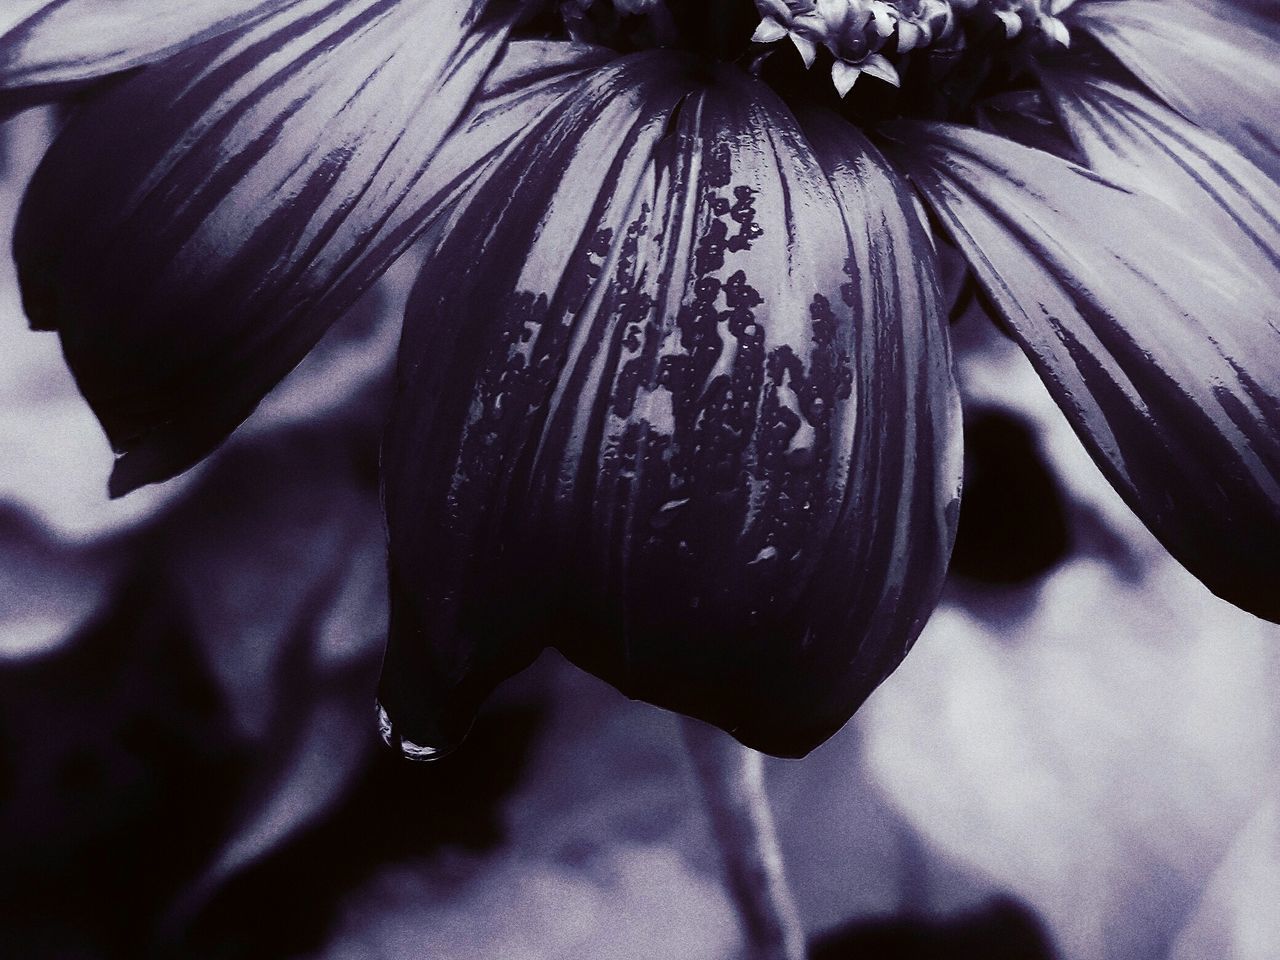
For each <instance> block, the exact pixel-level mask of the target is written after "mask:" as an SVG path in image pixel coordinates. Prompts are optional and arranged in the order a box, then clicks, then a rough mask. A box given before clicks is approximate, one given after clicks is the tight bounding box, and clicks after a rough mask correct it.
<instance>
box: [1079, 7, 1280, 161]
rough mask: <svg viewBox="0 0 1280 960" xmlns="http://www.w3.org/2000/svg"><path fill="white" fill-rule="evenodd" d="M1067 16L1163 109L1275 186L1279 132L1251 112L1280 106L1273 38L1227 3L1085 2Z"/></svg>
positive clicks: (1278, 46)
mask: <svg viewBox="0 0 1280 960" xmlns="http://www.w3.org/2000/svg"><path fill="white" fill-rule="evenodd" d="M1069 16H1070V18H1071V20H1072V22H1073V24H1076V25H1078V26H1079V27H1081V28H1083V29H1084V30H1086V31H1088V32H1089V33H1090V34H1092V35H1093V36H1095V37H1097V38H1098V39H1099V40H1100V41H1102V43H1103V44H1104V45H1105V46H1106V47H1107V48H1108V49H1109V50H1110V51H1111V52H1112V53H1114V54H1115V55H1116V56H1117V57H1119V58H1120V61H1121V62H1122V63H1123V64H1124V65H1125V66H1126V67H1128V68H1129V69H1130V70H1132V71H1133V73H1134V74H1135V75H1136V76H1137V77H1138V79H1139V80H1141V81H1142V82H1143V83H1145V84H1146V85H1147V86H1149V87H1150V88H1151V89H1152V90H1153V91H1155V93H1156V94H1157V95H1158V96H1159V97H1160V98H1161V99H1163V100H1164V101H1165V102H1166V103H1167V104H1169V106H1171V107H1173V108H1174V109H1175V110H1177V111H1178V112H1179V113H1181V114H1183V116H1185V117H1187V118H1189V119H1191V120H1194V121H1195V122H1196V123H1198V124H1200V125H1201V126H1203V127H1206V128H1208V129H1210V130H1213V131H1215V132H1216V133H1218V134H1221V135H1222V136H1223V137H1225V138H1226V139H1227V140H1228V141H1229V142H1230V143H1232V144H1233V145H1234V146H1236V147H1237V148H1238V149H1239V150H1240V151H1241V152H1242V153H1244V155H1245V156H1247V157H1249V159H1251V160H1252V161H1253V162H1254V163H1256V164H1257V165H1258V166H1259V167H1261V168H1262V169H1263V170H1265V171H1266V172H1267V174H1268V175H1269V176H1270V177H1271V178H1272V179H1275V180H1280V132H1277V129H1276V125H1275V124H1274V123H1273V122H1271V120H1270V115H1269V114H1268V113H1267V112H1266V110H1265V109H1264V110H1259V109H1258V107H1259V105H1260V104H1262V105H1269V104H1275V103H1280V38H1276V37H1275V36H1274V35H1268V34H1267V33H1264V32H1262V31H1260V30H1257V29H1253V28H1252V27H1251V26H1250V25H1249V24H1248V23H1247V22H1246V21H1245V20H1244V19H1243V18H1244V17H1246V16H1248V15H1246V14H1244V13H1243V12H1241V11H1233V10H1231V9H1230V4H1227V3H1222V4H1217V5H1214V4H1204V3H1200V4H1196V3H1193V2H1190V0H1098V2H1092V0H1091V2H1082V3H1077V4H1075V5H1074V6H1072V8H1071V11H1070V15H1069Z"/></svg>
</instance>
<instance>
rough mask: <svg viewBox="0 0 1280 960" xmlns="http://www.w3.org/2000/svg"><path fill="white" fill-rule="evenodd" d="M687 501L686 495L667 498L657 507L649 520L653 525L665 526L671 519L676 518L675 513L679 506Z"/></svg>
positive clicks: (677, 511) (678, 510)
mask: <svg viewBox="0 0 1280 960" xmlns="http://www.w3.org/2000/svg"><path fill="white" fill-rule="evenodd" d="M688 502H689V498H688V497H682V498H681V499H679V500H668V501H667V502H666V503H664V504H663V505H662V506H660V507H659V508H658V509H657V512H656V513H654V515H653V520H652V521H651V522H652V523H653V525H654V526H655V527H659V528H661V527H666V526H668V525H669V524H670V523H671V521H672V520H674V519H675V518H676V514H678V513H679V512H680V508H681V507H683V506H684V505H685V504H686V503H688Z"/></svg>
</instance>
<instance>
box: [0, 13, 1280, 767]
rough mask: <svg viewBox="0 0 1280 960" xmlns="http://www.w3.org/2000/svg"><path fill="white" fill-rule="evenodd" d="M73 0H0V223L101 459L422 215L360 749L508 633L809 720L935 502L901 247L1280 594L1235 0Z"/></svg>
mask: <svg viewBox="0 0 1280 960" xmlns="http://www.w3.org/2000/svg"><path fill="white" fill-rule="evenodd" d="M80 8H86V9H88V8H93V9H97V8H96V7H95V6H94V5H93V4H90V3H89V0H81V2H76V0H71V2H69V3H68V2H59V3H51V2H33V3H28V4H27V5H26V8H24V11H25V12H24V13H23V14H21V15H19V16H17V17H14V16H12V15H8V19H7V20H0V31H3V32H0V89H3V90H6V91H8V92H7V93H5V94H4V95H3V96H4V98H5V99H3V100H0V105H3V104H8V105H16V104H20V103H23V102H27V101H29V100H30V99H32V98H34V97H40V96H47V95H52V94H57V93H61V92H63V91H65V90H68V89H72V90H75V91H76V92H77V93H82V94H83V103H82V105H81V106H80V107H79V109H78V110H77V112H76V113H75V115H74V116H73V118H72V119H71V120H70V121H69V123H68V125H67V128H66V130H65V131H64V133H63V134H62V136H61V138H60V139H59V141H58V143H57V144H56V145H55V146H54V147H53V149H52V150H51V151H50V153H49V155H48V157H47V158H46V160H45V162H44V164H43V166H42V168H41V170H40V172H39V173H38V174H37V176H36V178H35V181H34V182H33V184H32V186H31V188H30V191H29V194H28V197H27V200H26V203H25V206H24V211H23V216H22V220H21V224H20V228H19V231H18V236H17V242H16V249H17V253H18V260H19V265H20V269H21V274H22V281H23V286H24V292H25V296H26V299H27V306H28V311H29V313H30V316H31V319H32V322H33V324H34V325H35V326H37V327H40V328H47V329H54V330H57V331H58V332H59V334H60V335H61V337H62V340H63V344H64V348H65V352H66V355H67V359H68V362H69V363H70V364H71V367H72V369H73V371H74V372H75V373H76V376H77V378H78V381H79V383H80V385H81V389H82V390H83V391H84V393H85V395H86V397H87V398H88V399H89V401H90V403H91V404H92V405H93V406H94V409H95V410H96V411H97V413H98V415H99V417H100V419H101V420H102V423H103V426H104V428H105V429H106V431H107V433H108V435H109V437H110V438H111V439H112V442H113V443H114V444H115V446H116V448H117V449H118V450H119V451H120V455H121V456H120V460H119V463H118V465H117V470H116V475H115V479H114V482H113V487H114V489H115V491H116V492H117V493H122V492H125V491H127V490H129V489H131V488H133V487H136V486H138V485H140V484H143V483H148V482H153V481H156V480H161V479H164V478H166V477H168V476H171V475H173V474H174V473H176V472H178V471H180V470H182V469H184V468H186V467H187V466H189V465H190V464H192V463H194V462H196V461H197V460H198V459H199V458H200V457H201V456H203V455H204V454H205V453H207V452H208V450H209V449H211V448H212V447H213V446H214V445H215V444H216V443H217V442H218V441H219V440H220V439H221V438H222V437H224V436H225V435H226V434H227V433H228V432H229V431H230V430H232V429H233V428H234V427H235V425H236V424H237V423H239V422H240V421H241V420H242V419H243V418H244V417H245V416H246V415H247V414H248V412H249V411H250V410H251V409H252V408H253V406H254V404H255V403H257V401H258V400H259V399H260V397H261V396H262V395H263V393H265V392H266V391H267V390H269V389H270V388H271V386H272V385H273V384H274V383H275V382H276V381H277V380H278V379H279V378H280V377H281V376H283V375H284V373H285V372H287V370H288V369H289V368H290V367H291V366H292V365H293V364H294V363H296V362H297V361H298V359H299V358H301V356H302V355H303V354H304V353H305V352H306V351H307V350H308V349H309V348H310V346H311V345H312V344H313V343H314V342H315V341H316V339H317V338H318V337H319V336H320V335H321V334H322V333H323V331H324V329H325V328H326V326H327V325H328V324H329V323H330V322H331V321H332V319H333V318H334V317H335V316H337V315H338V314H339V313H340V312H341V311H342V310H343V309H344V308H345V307H346V306H347V305H348V304H350V303H351V302H352V299H353V298H354V297H355V296H356V295H357V294H358V293H359V292H360V291H361V290H362V289H364V288H365V287H367V286H368V285H369V283H371V282H372V281H373V279H374V278H375V277H376V276H377V275H378V274H379V273H380V272H381V271H382V270H383V269H385V268H386V266H387V265H388V264H389V263H390V262H391V261H392V260H393V259H394V258H395V257H396V256H397V255H398V254H399V253H400V252H401V251H403V250H404V249H405V248H406V247H407V245H408V244H410V243H411V242H413V241H414V240H415V239H416V238H418V237H420V236H423V235H426V236H428V238H429V241H430V242H429V249H428V253H427V257H426V261H425V265H424V268H423V271H422V275H421V277H420V279H419V281H418V284H417V287H416V290H415V292H414V295H413V297H412V299H411V301H410V304H409V307H408V311H407V314H406V318H405V329H404V335H403V342H402V345H401V351H400V360H399V371H398V398H397V402H396V407H395V411H394V413H393V416H392V421H391V425H390V427H389V431H388V435H387V440H386V444H385V449H384V463H383V469H384V489H385V504H386V510H387V519H388V526H389V533H390V557H391V569H392V594H393V595H392V615H391V618H392V619H391V641H390V646H389V649H388V653H387V658H386V668H385V671H384V679H383V685H382V691H381V699H382V703H383V707H384V712H383V718H384V728H385V729H384V732H385V734H386V736H387V737H388V739H390V740H392V741H395V742H397V743H399V744H400V745H401V747H402V749H403V750H404V751H405V752H406V753H410V754H414V755H433V754H436V753H439V752H441V751H443V750H445V749H447V748H448V747H449V746H451V745H453V744H454V743H456V742H457V741H458V739H460V738H461V736H462V734H463V733H464V732H465V730H466V728H467V726H468V725H469V723H470V720H471V717H472V716H473V715H474V712H475V710H476V709H477V708H478V706H479V704H480V702H481V701H482V700H483V698H484V697H485V695H486V694H487V693H488V692H489V691H490V690H491V689H492V687H493V686H494V685H495V684H497V683H498V682H500V681H501V680H502V679H503V678H505V677H506V676H508V675H510V674H511V673H513V672H515V671H517V670H519V669H520V668H522V667H523V666H524V665H525V664H527V663H528V662H529V661H530V660H531V659H532V658H533V657H534V656H535V655H536V654H537V652H538V651H539V650H541V649H542V648H543V647H544V646H547V645H553V646H556V647H558V648H560V649H561V650H562V651H564V652H565V653H566V654H567V655H568V656H569V657H570V658H571V659H573V660H574V661H575V662H577V663H579V664H580V665H582V666H583V667H585V668H587V669H589V670H592V671H593V672H596V673H598V674H599V675H601V676H603V677H605V678H606V679H608V680H610V681H611V682H613V683H614V684H616V685H617V686H618V687H619V688H621V689H622V690H624V691H625V692H627V693H629V694H631V695H632V696H636V697H640V698H643V699H646V700H650V701H652V702H654V703H658V704H660V705H663V706H666V707H670V708H673V709H677V710H680V711H683V712H686V713H689V714H692V715H694V716H698V717H701V718H704V719H707V720H710V721H712V722H714V723H716V724H718V725H720V726H722V727H724V728H725V729H727V730H730V731H731V732H732V733H734V734H735V735H736V736H738V737H739V738H740V739H742V740H743V741H744V742H747V743H749V744H751V745H753V746H757V747H760V748H762V749H765V750H768V751H770V752H774V753H778V754H787V755H794V754H800V753H803V752H805V751H806V750H808V749H810V748H812V747H813V746H814V745H815V744H817V743H819V742H821V741H822V740H823V739H824V738H825V737H826V736H828V735H829V734H830V733H831V732H833V731H834V730H835V729H837V728H838V727H839V726H840V725H841V724H842V723H843V722H844V721H845V720H846V719H847V718H848V716H849V715H850V714H851V713H852V712H853V711H854V710H855V709H856V708H857V706H858V705H859V704H860V703H861V702H862V701H863V700H864V699H865V697H866V696H868V695H869V694H870V693H871V691H872V690H873V689H874V688H875V686H876V685H877V684H878V683H879V682H880V681H881V680H882V679H883V678H884V677H885V676H886V675H887V674H888V673H889V672H890V671H891V670H892V669H893V668H894V667H895V666H896V665H897V663H898V662H899V661H900V660H901V659H902V657H903V656H904V655H905V654H906V652H907V650H908V648H909V647H910V645H911V643H912V642H913V641H914V639H915V637H916V635H917V634H918V633H919V631H920V629H921V626H922V625H923V623H924V621H925V619H926V618H927V616H928V614H929V612H930V611H931V609H932V607H933V605H934V603H935V602H936V599H937V595H938V591H939V589H940V585H941V581H942V577H943V574H944V571H945V568H946V563H947V557H948V554H949V551H950V547H951V542H952V539H953V536H954V529H955V520H956V511H957V498H958V491H959V482H960V477H959V469H960V467H959V464H960V458H959V456H958V448H959V441H960V437H959V417H958V406H957V404H958V395H957V391H956V388H955V385H954V382H953V379H952V376H951V364H950V356H949V345H948V333H947V323H946V318H947V313H948V310H949V308H950V306H951V304H950V303H949V302H947V300H946V299H945V297H944V293H943V291H942V289H941V286H940V283H939V279H938V277H939V271H938V267H937V253H938V251H939V250H944V251H947V252H948V255H951V254H952V253H954V252H955V251H958V253H959V255H961V256H962V257H963V258H964V260H965V261H966V263H967V269H968V271H969V272H970V273H971V275H972V276H973V278H974V279H975V280H976V281H977V283H978V284H979V285H980V286H981V288H982V290H983V291H984V293H985V302H987V303H988V304H989V306H990V309H991V310H993V311H994V312H995V313H997V314H998V316H999V318H1000V320H1001V321H1002V322H1003V324H1004V325H1005V326H1006V327H1007V329H1008V330H1009V331H1010V332H1011V334H1012V335H1013V336H1014V337H1015V338H1016V339H1017V340H1018V342H1019V343H1020V344H1021V345H1022V346H1023V348H1024V349H1025V350H1026V352H1027V353H1028V355H1029V356H1030V357H1031V359H1032V361H1033V362H1034V363H1035V365H1036V366H1037V368H1038V370H1039V371H1040V372H1041V374H1042V375H1043V377H1044V379H1045V381H1046V383H1047V384H1048V386H1049V388H1050V390H1051V392H1052V393H1053V394H1054V396H1055V398H1056V399H1057V400H1058V402H1059V403H1060V404H1061V405H1062V407H1063V409H1064V410H1065V412H1066V413H1067V415H1068V417H1069V418H1070V419H1071V421H1072V423H1073V424H1074V425H1075V427H1076V429H1077V431H1078V432H1079V434H1080V436H1081V437H1082V439H1083V440H1084V442H1085V443H1086V445H1087V446H1088V448H1089V450H1090V452H1091V453H1092V454H1093V456H1094V458H1095V460H1096V461H1097V462H1098V464H1099V465H1100V466H1101V467H1102V469H1103V471H1104V472H1105V473H1106V475H1107V476H1108V478H1109V479H1110V480H1111V481H1112V483H1114V484H1115V486H1116V487H1117V489H1118V490H1119V491H1120V492H1121V494H1122V495H1123V496H1124V497H1125V498H1126V500H1127V501H1128V502H1129V503H1130V504H1131V505H1132V507H1133V508H1134V509H1135V510H1136V511H1137V512H1138V513H1139V514H1140V515H1141V516H1142V518H1143V519H1144V520H1145V521H1146V522H1147V524H1148V525H1149V526H1150V527H1151V529H1152V530H1153V531H1154V532H1155V533H1156V535H1157V536H1158V537H1160V539H1161V540H1162V541H1163V542H1164V543H1165V545H1166V546H1167V547H1168V548H1169V550H1170V551H1171V552H1172V553H1173V554H1174V555H1175V556H1177V557H1178V558H1179V559H1180V560H1181V561H1182V562H1183V563H1185V564H1186V565H1187V566H1188V567H1189V568H1190V569H1192V570H1193V571H1194V572H1195V573H1196V574H1197V575H1198V576H1200V577H1201V578H1202V579H1203V580H1204V581H1205V582H1206V583H1207V584H1208V585H1209V586H1210V587H1211V588H1212V589H1213V590H1214V591H1216V592H1218V593H1219V594H1220V595H1222V596H1224V597H1226V598H1227V599H1229V600H1231V601H1232V602H1235V603H1237V604H1240V605H1242V606H1245V607H1247V608H1248V609H1251V610H1253V611H1254V612H1256V613H1259V614H1260V615H1263V616H1266V617H1269V618H1271V619H1280V605H1278V601H1277V593H1276V591H1275V584H1276V583H1277V582H1280V349H1277V348H1278V347H1280V213H1278V211H1280V186H1278V185H1277V177H1278V176H1280V141H1278V140H1277V139H1276V137H1275V136H1274V135H1272V134H1271V133H1269V132H1268V131H1269V130H1272V129H1273V128H1274V124H1271V123H1268V122H1264V121H1266V120H1270V119H1272V118H1270V117H1261V116H1260V113H1261V112H1265V111H1269V110H1271V109H1272V107H1270V106H1268V105H1270V104H1274V103H1277V102H1280V66H1278V64H1280V42H1278V40H1277V36H1276V34H1277V30H1276V26H1275V23H1274V20H1273V19H1268V18H1267V16H1266V15H1265V14H1263V13H1253V12H1247V11H1244V10H1242V9H1240V8H1236V7H1233V6H1231V5H1227V4H1223V3H1218V2H1214V0H1078V2H1076V3H1074V4H1070V5H1068V4H1064V3H1062V2H1056V3H1047V2H1042V0H968V2H960V0H953V2H944V0H902V2H892V3H890V2H881V0H756V2H752V0H722V2H715V3H706V2H698V3H694V2H692V0H688V2H685V0H661V2H659V0H645V2H639V0H629V2H625V3H624V2H621V0H617V2H613V3H609V2H607V0H593V2H583V0H571V2H545V3H526V4H521V5H512V6H506V5H503V4H499V3H480V2H461V0H350V2H337V0H280V2H277V3H275V4H266V5H264V4H258V3H249V2H241V3H234V2H231V0H227V2H225V3H221V4H215V5H202V6H201V11H199V12H197V11H194V10H186V8H184V10H186V12H184V13H175V12H174V11H173V8H172V7H171V6H170V5H169V4H164V3H160V2H158V0H120V2H119V3H117V4H115V5H114V7H113V11H114V12H113V13H112V14H111V15H99V19H98V20H96V21H91V22H92V23H94V24H95V29H94V30H81V29H79V28H77V27H76V26H75V25H74V24H75V21H74V20H70V19H67V18H68V17H70V16H72V15H73V14H74V13H75V12H76V11H77V10H79V9H80ZM161 13H163V14H164V16H161V15H160V14H161ZM149 14H150V15H151V16H152V17H153V18H154V24H153V25H152V26H151V27H149V28H148V29H145V30H138V29H136V27H137V24H138V22H140V21H141V20H144V19H147V18H148V15H149ZM587 40H590V41H591V42H590V43H586V42H584V41H587ZM783 41H786V42H785V43H784V42H783ZM792 50H794V51H795V53H792V52H790V51H792ZM819 63H820V64H821V66H822V69H821V70H817V69H812V68H814V67H815V65H817V64H819ZM122 70H128V71H131V72H127V73H124V74H122V75H119V76H117V74H120V71H122ZM106 75H110V76H111V77H113V78H114V79H113V81H112V82H111V83H106V84H102V85H101V86H100V87H96V86H90V87H89V88H87V89H86V87H85V85H86V84H92V82H93V81H94V79H95V78H97V77H99V76H106ZM89 157H91V158H93V161H94V162H93V163H92V164H87V163H86V162H85V158H89Z"/></svg>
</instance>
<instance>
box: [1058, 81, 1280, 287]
mask: <svg viewBox="0 0 1280 960" xmlns="http://www.w3.org/2000/svg"><path fill="white" fill-rule="evenodd" d="M1042 79H1043V80H1044V81H1045V86H1046V89H1047V91H1048V93H1049V95H1050V97H1051V98H1052V100H1053V103H1054V109H1055V110H1056V111H1057V113H1058V115H1059V116H1060V117H1061V118H1062V120H1063V122H1064V123H1065V125H1066V127H1067V129H1068V131H1069V133H1070V135H1071V137H1072V139H1073V141H1074V142H1075V144H1076V145H1077V147H1078V148H1079V149H1080V152H1081V153H1082V154H1083V155H1084V157H1085V161H1086V164H1087V165H1088V167H1089V169H1091V170H1093V171H1095V172H1096V173H1100V174H1102V175H1103V176H1104V177H1107V178H1109V179H1113V180H1122V181H1125V182H1128V183H1132V184H1133V185H1134V186H1136V187H1138V188H1139V189H1141V190H1142V191H1143V192H1145V193H1149V194H1151V195H1152V196H1154V197H1158V198H1159V199H1161V200H1163V201H1164V202H1165V203H1167V204H1169V205H1170V206H1171V207H1173V208H1174V209H1176V210H1178V211H1179V212H1180V213H1182V214H1184V215H1186V216H1189V217H1191V218H1193V219H1194V220H1195V221H1196V223H1197V225H1199V226H1200V227H1202V228H1208V229H1212V230H1213V231H1214V232H1215V233H1217V234H1218V236H1219V238H1220V240H1221V242H1223V243H1225V244H1228V245H1229V246H1230V248H1231V250H1232V252H1233V253H1235V254H1236V255H1238V256H1241V257H1243V258H1247V259H1248V260H1249V261H1250V267H1251V269H1253V270H1255V271H1256V272H1258V274H1259V275H1261V276H1266V275H1270V276H1271V283H1272V284H1273V286H1274V287H1275V288H1277V289H1280V273H1277V270H1280V184H1277V183H1276V182H1275V181H1273V180H1271V179H1270V178H1269V177H1268V176H1267V175H1266V174H1264V173H1263V172H1262V171H1261V170H1259V169H1258V168H1257V167H1256V166H1254V165H1253V164H1252V163H1250V162H1249V160H1247V159H1246V158H1245V157H1244V156H1242V155H1241V154H1240V153H1239V152H1238V151H1236V150H1235V149H1234V148H1233V147H1232V146H1231V145H1230V144H1228V143H1226V142H1225V141H1223V140H1221V139H1219V138H1218V137H1216V136H1214V135H1213V134H1211V133H1208V132H1207V131H1205V130H1202V129H1200V128H1199V127H1197V126H1196V125H1195V124H1193V123H1191V122H1189V121H1187V120H1185V119H1184V118H1183V117H1182V116H1180V115H1179V114H1177V113H1174V112H1173V111H1172V110H1169V109H1167V108H1165V107H1163V106H1162V105H1160V104H1159V103H1156V102H1155V101H1154V100H1152V99H1151V98H1149V97H1147V96H1145V95H1144V94H1141V93H1138V92H1136V91H1133V90H1129V89H1126V88H1125V87H1123V86H1120V85H1119V84H1116V83H1112V82H1110V81H1107V80H1100V79H1096V78H1092V77H1090V76H1088V75H1085V74H1077V73H1068V72H1064V71H1047V72H1045V73H1044V74H1042Z"/></svg>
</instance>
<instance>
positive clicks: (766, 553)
mask: <svg viewBox="0 0 1280 960" xmlns="http://www.w3.org/2000/svg"><path fill="white" fill-rule="evenodd" d="M777 555H778V548H777V547H772V546H770V547H765V548H764V549H762V550H761V551H760V552H759V553H757V554H756V558H755V559H754V560H752V561H751V562H752V563H768V562H769V561H770V560H772V559H774V558H775V557H776V556H777Z"/></svg>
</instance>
